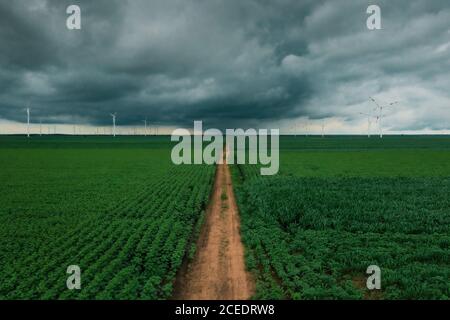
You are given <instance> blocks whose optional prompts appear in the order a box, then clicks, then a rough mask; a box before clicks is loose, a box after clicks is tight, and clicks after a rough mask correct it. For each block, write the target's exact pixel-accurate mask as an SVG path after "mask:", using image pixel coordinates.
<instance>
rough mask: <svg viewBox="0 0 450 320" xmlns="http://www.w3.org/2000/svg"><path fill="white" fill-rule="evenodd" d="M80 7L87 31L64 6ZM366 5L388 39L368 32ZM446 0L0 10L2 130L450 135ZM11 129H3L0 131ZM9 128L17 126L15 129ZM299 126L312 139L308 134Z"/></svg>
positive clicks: (6, 1) (152, 3)
mask: <svg viewBox="0 0 450 320" xmlns="http://www.w3.org/2000/svg"><path fill="white" fill-rule="evenodd" d="M70 4H77V5H79V6H80V8H81V23H82V29H81V30H68V29H67V28H66V19H67V17H68V15H67V14H66V8H67V7H68V6H69V5H70ZM369 4H377V5H379V6H380V7H381V13H382V30H375V31H370V30H368V29H367V27H366V19H367V17H368V16H369V15H368V14H367V13H366V9H367V7H368V5H369ZM449 71H450V2H449V1H448V0H390V1H378V0H376V1H357V0H323V1H320V0H278V1H269V0H226V1H225V0H221V1H219V0H145V1H144V0H107V1H106V0H105V1H103V0H95V1H92V0H86V1H80V0H78V1H77V0H70V1H66V0H15V1H11V0H0V126H1V125H3V127H4V128H9V129H11V130H13V129H14V128H15V129H17V128H20V126H21V125H19V124H18V123H23V122H24V121H26V114H25V112H24V108H25V107H26V105H27V103H30V104H31V108H32V120H34V122H37V121H42V122H44V123H56V124H59V125H64V124H66V125H70V126H72V125H73V124H78V125H93V126H104V125H107V124H109V123H110V121H111V119H110V117H109V113H111V112H117V119H118V123H119V124H121V125H141V124H142V120H143V119H145V117H148V119H149V122H151V123H158V124H159V125H161V126H164V125H167V126H183V127H191V126H192V123H193V120H203V121H204V122H205V123H206V126H212V127H218V128H225V127H229V128H232V127H237V126H240V127H244V128H245V127H276V126H281V127H282V128H284V130H292V128H293V127H294V126H295V127H296V128H302V127H303V128H304V127H305V124H306V123H307V122H306V121H309V126H310V128H311V129H310V130H312V131H314V130H318V128H319V127H320V126H321V123H322V119H325V123H326V126H327V131H329V132H336V133H364V132H365V130H367V129H366V128H367V119H365V118H364V116H362V115H360V114H359V112H370V111H371V110H372V108H373V107H374V105H373V104H371V103H370V102H369V101H368V98H369V96H374V97H375V98H376V99H378V100H379V101H380V102H381V103H389V102H391V101H394V100H398V101H400V103H399V104H398V105H396V106H395V107H393V108H390V110H389V109H388V110H386V117H385V119H383V121H384V123H383V126H384V127H385V129H386V131H389V132H444V133H448V132H449V131H448V130H449V129H450V72H449ZM0 130H1V129H0ZM5 130H6V131H7V129H5ZM300 130H303V129H300Z"/></svg>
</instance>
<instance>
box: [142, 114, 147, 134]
mask: <svg viewBox="0 0 450 320" xmlns="http://www.w3.org/2000/svg"><path fill="white" fill-rule="evenodd" d="M142 121H143V122H144V126H145V127H144V135H145V136H147V118H145V120H142Z"/></svg>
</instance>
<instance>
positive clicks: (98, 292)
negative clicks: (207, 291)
mask: <svg viewBox="0 0 450 320" xmlns="http://www.w3.org/2000/svg"><path fill="white" fill-rule="evenodd" d="M0 167H1V170H0V181H1V183H0V204H1V206H0V238H1V239H2V241H1V242H0V299H164V298H169V297H170V296H171V295H172V290H173V288H172V285H173V282H174V280H175V276H176V273H177V271H178V269H179V268H180V265H181V263H182V261H183V258H184V257H185V255H189V254H190V255H192V254H193V252H194V250H195V246H194V245H193V243H194V241H193V240H194V239H195V238H196V234H197V233H198V230H199V228H200V225H201V223H202V221H203V215H204V208H205V206H206V204H207V202H208V198H209V194H210V190H211V186H212V183H213V180H214V167H212V166H200V165H199V166H175V165H173V164H172V162H171V160H170V142H169V139H168V138H167V137H145V138H144V137H116V138H111V137H63V136H48V137H41V138H39V137H32V139H30V140H29V141H28V140H27V139H26V138H25V137H0ZM69 265H79V266H80V268H81V270H82V290H80V291H78V290H74V291H71V290H67V287H66V280H67V277H68V274H67V273H66V269H67V267H68V266H69Z"/></svg>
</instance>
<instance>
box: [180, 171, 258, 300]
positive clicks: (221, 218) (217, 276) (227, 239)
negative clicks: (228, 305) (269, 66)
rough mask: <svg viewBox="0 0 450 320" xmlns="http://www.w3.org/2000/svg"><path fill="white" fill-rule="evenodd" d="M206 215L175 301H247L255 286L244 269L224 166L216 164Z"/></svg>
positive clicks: (242, 252) (182, 275) (235, 218)
mask: <svg viewBox="0 0 450 320" xmlns="http://www.w3.org/2000/svg"><path fill="white" fill-rule="evenodd" d="M206 214H207V215H206V221H205V224H204V225H203V229H202V231H201V233H200V237H199V240H198V243H197V253H196V256H195V258H194V260H193V261H192V262H191V263H190V265H189V266H187V268H185V270H184V271H182V272H181V274H180V275H179V278H178V280H177V284H176V286H175V295H174V298H175V299H186V300H191V299H199V300H205V299H212V300H216V299H221V300H222V299H223V300H231V299H236V300H241V299H248V298H250V297H251V295H252V294H253V291H254V284H253V281H252V279H251V276H250V274H249V273H248V272H247V271H246V270H245V263H244V248H243V245H242V242H241V236H240V221H239V213H238V209H237V205H236V200H235V197H234V193H233V188H232V182H231V175H230V169H229V167H228V165H227V164H218V165H217V171H216V180H215V183H214V190H213V195H212V197H211V201H210V203H209V206H208V208H207V212H206Z"/></svg>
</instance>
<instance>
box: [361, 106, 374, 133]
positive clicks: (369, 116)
mask: <svg viewBox="0 0 450 320" xmlns="http://www.w3.org/2000/svg"><path fill="white" fill-rule="evenodd" d="M360 114H362V115H364V116H366V117H367V138H370V127H371V125H372V118H373V116H372V115H371V114H368V113H364V112H360Z"/></svg>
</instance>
